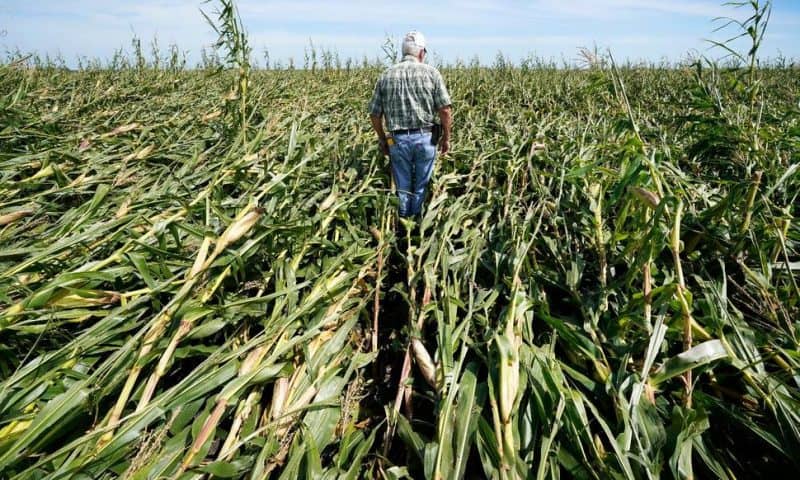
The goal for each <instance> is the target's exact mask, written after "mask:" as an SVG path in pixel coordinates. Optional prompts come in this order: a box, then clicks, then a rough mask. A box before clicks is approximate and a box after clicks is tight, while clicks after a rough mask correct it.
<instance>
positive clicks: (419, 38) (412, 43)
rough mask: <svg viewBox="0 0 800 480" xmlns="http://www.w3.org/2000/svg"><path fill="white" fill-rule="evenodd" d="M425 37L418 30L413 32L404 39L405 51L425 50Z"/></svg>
mask: <svg viewBox="0 0 800 480" xmlns="http://www.w3.org/2000/svg"><path fill="white" fill-rule="evenodd" d="M425 45H426V42H425V35H423V34H422V33H421V32H418V31H416V30H411V31H410V32H408V33H406V36H405V37H403V51H408V50H410V49H413V48H419V49H420V50H423V49H425Z"/></svg>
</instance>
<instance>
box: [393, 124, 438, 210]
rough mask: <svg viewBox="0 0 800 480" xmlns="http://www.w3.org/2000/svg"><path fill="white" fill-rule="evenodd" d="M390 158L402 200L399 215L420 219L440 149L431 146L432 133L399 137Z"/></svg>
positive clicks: (407, 134)
mask: <svg viewBox="0 0 800 480" xmlns="http://www.w3.org/2000/svg"><path fill="white" fill-rule="evenodd" d="M389 158H390V159H391V161H392V174H393V175H394V182H395V185H396V187H397V197H398V198H399V200H400V208H399V209H398V214H399V215H400V216H401V217H413V216H419V215H420V214H421V213H422V202H423V201H425V193H426V191H427V188H428V182H429V181H430V179H431V174H432V173H433V161H434V160H435V159H436V146H435V145H431V134H430V132H428V133H406V134H398V135H395V136H394V145H392V146H391V147H389Z"/></svg>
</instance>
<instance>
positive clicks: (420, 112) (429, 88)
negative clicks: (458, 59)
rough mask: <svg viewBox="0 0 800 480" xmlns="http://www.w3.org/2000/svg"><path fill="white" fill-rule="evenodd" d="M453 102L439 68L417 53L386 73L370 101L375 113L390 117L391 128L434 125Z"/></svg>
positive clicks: (389, 124) (387, 121)
mask: <svg viewBox="0 0 800 480" xmlns="http://www.w3.org/2000/svg"><path fill="white" fill-rule="evenodd" d="M449 104H450V97H449V95H448V93H447V88H446V87H445V85H444V80H443V79H442V75H441V74H440V73H439V71H438V70H437V69H436V68H435V67H433V66H431V65H427V64H425V63H422V62H420V61H418V60H417V59H416V58H414V56H413V55H406V56H405V57H403V60H402V61H401V62H399V63H397V64H395V65H393V66H391V67H389V68H388V69H387V70H386V71H384V72H383V74H382V75H381V77H380V79H379V80H378V83H377V85H376V86H375V93H374V95H373V97H372V101H371V102H370V112H371V113H372V114H373V115H380V114H381V113H382V114H383V115H384V116H385V117H386V124H387V127H388V129H389V131H394V130H405V129H415V128H424V127H430V126H431V125H433V124H434V123H435V120H436V113H437V112H438V111H439V109H441V108H442V107H445V106H447V105H449Z"/></svg>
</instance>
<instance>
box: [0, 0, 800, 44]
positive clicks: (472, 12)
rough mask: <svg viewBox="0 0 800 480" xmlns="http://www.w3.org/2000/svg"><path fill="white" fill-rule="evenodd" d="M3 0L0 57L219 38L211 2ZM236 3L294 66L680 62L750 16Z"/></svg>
mask: <svg viewBox="0 0 800 480" xmlns="http://www.w3.org/2000/svg"><path fill="white" fill-rule="evenodd" d="M2 1H3V3H2V4H0V29H6V30H7V31H8V34H7V36H6V37H4V38H0V47H2V46H4V45H5V46H6V47H11V48H13V47H14V46H19V47H20V48H22V49H23V50H28V51H30V50H36V51H40V52H51V53H54V52H55V51H57V50H60V51H61V52H62V53H63V54H64V55H65V57H66V58H68V59H72V58H75V57H76V56H77V55H86V56H101V57H103V56H108V55H110V54H111V53H112V52H113V50H114V49H116V48H119V47H128V46H129V45H130V39H131V37H132V36H133V35H134V34H135V35H136V36H138V37H139V38H141V39H142V40H143V42H144V43H149V42H150V40H151V39H152V38H153V37H154V36H157V37H158V39H159V42H160V43H161V45H162V46H166V45H167V44H170V43H176V44H178V45H179V46H180V48H181V49H183V50H190V51H192V52H193V54H194V57H193V58H194V59H196V58H197V57H198V56H199V55H198V53H199V50H200V48H201V47H203V46H207V45H210V44H211V43H213V42H214V39H215V35H214V33H213V31H212V30H211V28H210V27H209V26H208V25H207V24H206V22H205V20H204V19H203V17H202V16H201V15H200V13H199V9H200V8H202V9H203V10H205V11H206V12H207V13H209V14H210V15H212V16H213V10H214V9H215V6H214V4H213V2H212V3H204V2H202V1H200V0H138V1H122V0H120V1H113V2H108V1H104V0H82V1H78V0H63V1H57V0H40V1H36V2H31V1H26V0H2ZM238 5H239V8H240V12H241V15H242V18H243V20H244V23H245V25H246V26H247V28H248V32H249V34H250V41H251V45H252V46H253V47H254V49H255V51H256V56H258V57H260V56H261V53H260V52H261V50H262V49H263V48H264V47H265V46H266V47H267V48H269V51H270V55H271V56H272V58H284V59H286V58H288V57H289V56H293V57H294V58H295V59H298V58H302V56H303V52H304V50H305V48H306V47H307V46H308V45H309V39H311V41H313V43H314V44H315V46H318V47H323V48H326V49H333V50H336V51H338V52H339V54H340V55H341V56H344V57H346V56H352V57H361V56H362V55H367V56H369V57H375V56H376V55H377V56H382V52H381V48H380V47H381V45H382V44H383V41H384V38H385V35H386V33H387V32H388V33H389V34H390V35H392V36H394V37H395V39H396V37H398V36H399V35H400V34H402V33H403V32H404V31H406V30H407V29H410V28H419V29H422V30H423V31H424V32H425V33H426V34H427V35H428V38H429V42H430V44H431V47H432V50H433V51H435V52H437V53H438V54H440V55H441V56H442V57H443V58H446V59H453V58H456V57H461V58H469V57H471V56H472V55H473V54H478V55H480V56H482V57H483V58H488V59H491V58H492V56H493V55H494V53H496V52H497V51H498V50H501V51H503V52H504V53H507V54H509V55H510V56H512V57H514V56H516V57H519V56H523V55H526V54H527V53H529V52H530V51H534V50H535V51H537V52H538V53H539V54H541V55H544V56H556V57H557V56H559V55H563V54H566V55H567V56H572V55H573V54H574V52H575V49H576V48H577V47H578V46H582V45H592V44H594V43H595V42H596V43H598V44H599V45H600V46H601V47H605V46H608V47H611V48H612V49H614V51H615V53H618V55H619V56H621V57H622V56H626V55H630V56H634V57H637V58H641V57H650V58H658V56H660V55H662V54H670V52H672V53H671V54H670V55H671V56H672V57H673V58H680V57H681V56H682V55H683V53H684V52H685V51H686V50H687V49H690V48H698V49H703V48H705V46H706V45H705V44H704V43H703V42H702V40H701V39H702V38H703V37H707V36H710V35H711V30H712V28H713V26H712V25H711V24H710V20H711V19H712V18H714V17H717V16H725V15H737V16H741V15H744V14H746V13H747V11H746V10H744V9H742V10H737V9H734V8H732V7H723V6H720V5H719V4H718V2H717V0H561V1H553V0H529V1H522V0H509V1H506V2H499V1H492V0H465V1H455V0H440V1H436V2H432V1H430V0H424V1H423V0H407V1H406V2H403V3H402V4H398V3H396V2H386V1H377V0H374V1H360V0H338V1H330V0H326V1H322V0H313V1H290V0H238ZM689 25H691V27H690V26H689ZM797 25H800V17H798V15H797V14H791V13H789V14H785V13H782V12H779V11H777V7H776V11H775V14H774V15H773V18H772V26H773V27H774V28H771V31H772V32H773V35H774V36H773V37H772V38H774V40H773V41H772V42H773V43H774V44H775V45H779V46H782V48H783V50H784V52H786V53H787V54H789V55H798V51H797V47H796V45H800V38H798V35H797V33H792V32H796V31H797V29H794V30H793V27H796V26H797ZM692 29H694V30H692ZM659 32H660V33H659ZM781 37H783V38H781ZM792 37H793V38H792ZM770 42H771V41H770V35H769V34H768V42H767V43H770ZM770 48H772V47H770Z"/></svg>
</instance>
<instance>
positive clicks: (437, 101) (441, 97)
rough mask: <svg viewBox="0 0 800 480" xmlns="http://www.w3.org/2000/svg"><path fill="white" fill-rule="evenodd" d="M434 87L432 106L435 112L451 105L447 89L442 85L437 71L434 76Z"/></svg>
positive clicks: (442, 81) (441, 79)
mask: <svg viewBox="0 0 800 480" xmlns="http://www.w3.org/2000/svg"><path fill="white" fill-rule="evenodd" d="M434 82H435V87H434V90H433V106H434V108H436V110H437V111H438V110H440V109H442V108H444V107H447V106H449V105H452V103H453V102H452V101H451V100H450V94H449V93H448V92H447V87H446V86H445V84H444V79H443V78H442V74H441V73H439V71H438V70H437V71H436V73H435V75H434Z"/></svg>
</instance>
